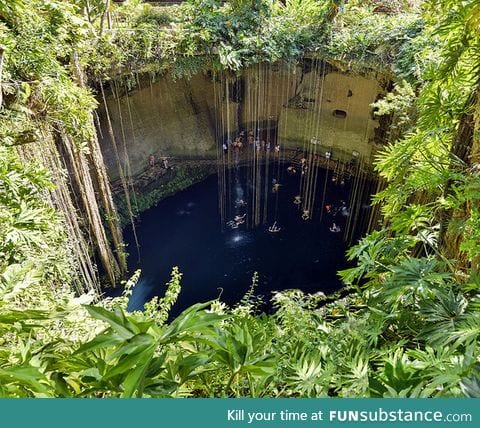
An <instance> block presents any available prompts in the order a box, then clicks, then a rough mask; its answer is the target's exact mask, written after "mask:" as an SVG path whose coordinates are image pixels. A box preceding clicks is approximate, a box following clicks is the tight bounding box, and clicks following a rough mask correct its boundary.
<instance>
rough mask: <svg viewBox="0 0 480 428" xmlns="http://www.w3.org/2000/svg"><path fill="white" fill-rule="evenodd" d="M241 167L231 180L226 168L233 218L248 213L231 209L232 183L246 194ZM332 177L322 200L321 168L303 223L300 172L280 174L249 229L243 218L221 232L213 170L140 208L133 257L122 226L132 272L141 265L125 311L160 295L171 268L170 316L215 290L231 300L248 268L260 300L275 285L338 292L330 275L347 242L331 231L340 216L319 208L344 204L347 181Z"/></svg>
mask: <svg viewBox="0 0 480 428" xmlns="http://www.w3.org/2000/svg"><path fill="white" fill-rule="evenodd" d="M322 171H323V172H322ZM247 172H248V171H246V170H242V169H240V170H237V172H236V174H237V176H235V177H232V174H234V172H231V173H230V178H231V183H232V185H231V186H229V187H231V190H230V192H231V195H230V200H231V203H230V213H229V214H230V215H231V216H232V217H233V216H234V215H235V213H240V214H241V213H242V210H243V211H244V212H247V215H249V214H248V211H249V209H248V207H245V208H244V209H243V208H237V209H235V208H234V199H235V197H236V196H235V195H236V194H238V190H239V189H238V188H236V187H235V186H238V185H240V186H241V189H240V190H241V192H242V194H247V193H248V192H249V190H250V191H251V187H250V188H249V185H248V179H247V178H246V177H247ZM238 174H239V175H238ZM329 174H330V175H331V173H329ZM330 175H329V176H328V177H327V186H326V194H325V198H324V197H323V189H324V183H325V178H326V172H325V171H324V170H321V173H320V174H319V178H318V183H317V203H316V205H317V206H318V208H317V210H316V212H315V213H314V216H313V217H314V219H313V220H308V221H304V220H302V218H301V212H299V208H298V206H296V205H294V204H293V199H294V196H295V195H296V194H298V193H299V182H300V177H299V176H298V175H294V176H289V175H288V174H285V175H284V177H282V183H281V184H282V186H281V187H280V190H279V192H278V194H276V193H273V192H272V191H269V197H268V206H269V210H268V221H267V223H266V224H262V225H260V226H259V227H257V228H254V229H249V228H247V227H246V226H247V224H246V223H245V224H242V225H240V226H239V227H238V228H237V229H230V228H228V227H223V230H222V226H221V219H220V214H219V209H218V205H219V204H218V185H217V176H216V175H215V176H211V177H209V178H208V179H206V180H205V181H203V182H201V183H198V184H196V185H194V186H192V187H190V188H188V189H186V190H184V191H182V192H179V193H177V194H176V195H174V196H172V197H169V198H167V199H165V200H163V201H161V202H160V203H159V204H158V205H157V206H156V207H153V208H151V209H149V210H147V211H145V212H143V213H142V214H141V216H140V218H139V222H138V224H137V227H136V232H137V236H138V240H139V243H140V261H139V262H138V257H137V251H136V249H135V246H134V243H133V242H134V241H133V236H132V231H131V228H127V229H126V230H125V239H126V242H127V244H128V247H127V248H128V252H129V253H130V256H129V259H128V261H129V269H130V271H131V272H133V271H134V270H135V269H138V268H141V269H142V275H141V278H140V281H139V283H138V284H137V286H136V287H135V290H134V293H133V295H132V297H131V299H130V304H129V309H141V308H142V307H143V304H144V303H145V302H146V301H148V300H149V299H151V298H152V297H153V296H155V295H160V296H163V294H164V292H165V284H166V283H167V282H168V280H169V278H170V272H171V270H172V267H173V266H178V267H179V269H180V271H181V272H182V274H183V279H182V292H181V295H180V298H179V300H178V302H177V304H176V305H175V306H174V309H173V311H172V315H176V314H178V313H179V312H181V311H182V310H183V309H185V308H186V307H188V306H189V305H191V304H194V303H197V302H204V301H207V300H210V299H215V298H217V297H218V296H219V295H220V294H221V300H222V301H224V302H226V303H227V304H229V305H233V304H235V302H238V301H239V300H240V299H241V297H242V296H243V295H244V294H245V292H246V291H247V290H248V288H249V286H250V284H251V278H252V276H253V273H254V272H258V273H259V284H258V287H257V289H256V294H258V295H262V296H264V298H265V300H269V299H270V297H271V294H272V291H275V290H285V289H289V288H299V289H301V290H303V291H305V292H309V293H313V292H317V291H322V292H324V293H329V292H332V291H334V290H336V289H338V288H339V287H340V286H341V284H340V281H339V279H338V277H337V274H336V272H337V271H338V270H340V269H343V268H345V267H346V262H345V257H344V255H345V245H344V243H343V240H342V235H343V233H332V232H331V231H330V230H329V229H330V227H331V225H332V222H333V221H335V222H336V224H337V225H340V227H341V228H342V232H343V228H344V226H345V222H346V217H345V216H343V215H341V214H340V213H338V214H337V215H336V217H335V218H333V217H332V215H331V214H328V213H327V212H326V211H325V208H324V206H325V205H327V204H332V205H333V206H334V207H335V206H337V207H338V206H340V204H341V201H342V200H344V201H347V202H348V192H349V183H346V184H345V185H343V186H340V185H338V184H336V185H334V184H333V183H332V181H331V179H330ZM272 190H273V189H272ZM277 198H278V199H277ZM322 200H324V204H323V207H322ZM322 209H323V211H324V212H323V215H322V216H323V219H322V221H320V214H321V210H322ZM228 220H229V219H228V218H227V219H225V221H228ZM274 220H277V225H279V226H280V227H281V231H280V232H279V233H276V234H272V233H269V232H268V227H269V226H271V224H272V223H273V221H274Z"/></svg>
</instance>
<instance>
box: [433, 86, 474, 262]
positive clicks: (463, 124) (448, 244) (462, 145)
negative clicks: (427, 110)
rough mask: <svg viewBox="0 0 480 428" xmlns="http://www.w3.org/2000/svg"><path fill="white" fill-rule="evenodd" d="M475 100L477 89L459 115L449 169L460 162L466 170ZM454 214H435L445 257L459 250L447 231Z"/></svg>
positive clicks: (449, 189) (448, 187) (448, 188)
mask: <svg viewBox="0 0 480 428" xmlns="http://www.w3.org/2000/svg"><path fill="white" fill-rule="evenodd" d="M476 102H477V91H475V92H474V93H472V95H471V96H470V97H469V99H468V101H467V102H466V104H465V112H464V113H463V114H462V116H461V117H460V123H459V125H458V130H457V133H456V135H455V137H454V139H453V142H452V148H451V150H450V154H451V158H452V160H451V162H450V170H452V171H458V170H459V164H462V166H461V170H462V171H466V170H467V169H468V168H469V166H470V153H471V151H472V144H473V130H474V124H475V121H474V112H473V110H474V109H473V106H474V105H475V103H476ZM453 184H454V180H453V179H451V178H450V179H448V180H447V182H446V183H445V187H444V189H443V195H442V196H443V198H444V199H447V198H448V197H449V196H451V195H452V194H453ZM453 215H454V209H452V208H449V209H445V208H442V209H440V210H438V213H437V216H438V220H439V223H440V231H439V234H438V248H439V250H440V251H441V252H442V253H443V254H444V255H445V256H446V257H456V256H457V255H458V252H459V242H458V240H457V239H452V238H453V237H452V236H450V233H449V225H450V221H451V220H452V217H453Z"/></svg>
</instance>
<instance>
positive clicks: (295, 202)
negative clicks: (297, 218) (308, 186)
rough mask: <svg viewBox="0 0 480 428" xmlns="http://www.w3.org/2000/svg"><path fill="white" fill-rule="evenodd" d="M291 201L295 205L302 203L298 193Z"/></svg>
mask: <svg viewBox="0 0 480 428" xmlns="http://www.w3.org/2000/svg"><path fill="white" fill-rule="evenodd" d="M293 203H294V204H295V205H300V204H301V203H302V197H301V196H300V195H297V196H295V198H294V199H293Z"/></svg>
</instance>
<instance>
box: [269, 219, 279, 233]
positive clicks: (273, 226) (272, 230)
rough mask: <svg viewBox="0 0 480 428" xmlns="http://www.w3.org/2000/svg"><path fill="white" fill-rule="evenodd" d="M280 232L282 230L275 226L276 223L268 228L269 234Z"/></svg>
mask: <svg viewBox="0 0 480 428" xmlns="http://www.w3.org/2000/svg"><path fill="white" fill-rule="evenodd" d="M280 230H282V228H281V227H278V226H277V222H276V221H275V222H274V223H273V224H272V225H271V226H270V227H269V228H268V231H269V232H270V233H277V232H280Z"/></svg>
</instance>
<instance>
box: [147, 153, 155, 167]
mask: <svg viewBox="0 0 480 428" xmlns="http://www.w3.org/2000/svg"><path fill="white" fill-rule="evenodd" d="M148 165H149V166H150V168H153V167H154V166H155V155H154V154H151V155H150V156H149V157H148Z"/></svg>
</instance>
